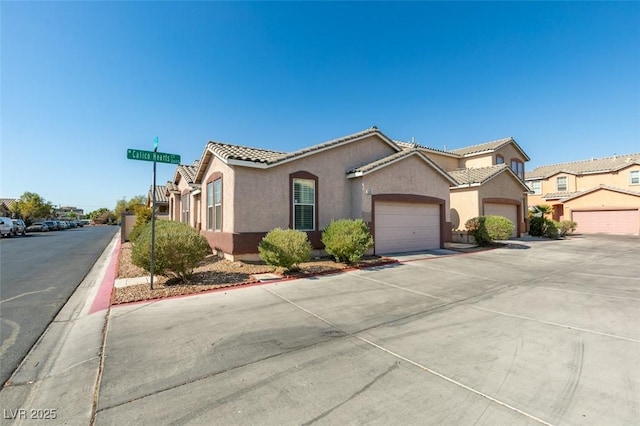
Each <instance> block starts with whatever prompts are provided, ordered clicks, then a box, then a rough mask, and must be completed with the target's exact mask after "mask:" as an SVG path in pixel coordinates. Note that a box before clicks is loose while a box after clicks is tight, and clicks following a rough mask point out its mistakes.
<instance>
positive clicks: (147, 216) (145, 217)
mask: <svg viewBox="0 0 640 426" xmlns="http://www.w3.org/2000/svg"><path fill="white" fill-rule="evenodd" d="M135 212H136V223H135V225H133V228H131V232H130V233H129V241H135V240H136V238H138V237H139V236H140V234H141V233H142V230H143V229H144V226H145V225H146V224H147V223H149V222H151V208H149V207H147V206H136V208H135Z"/></svg>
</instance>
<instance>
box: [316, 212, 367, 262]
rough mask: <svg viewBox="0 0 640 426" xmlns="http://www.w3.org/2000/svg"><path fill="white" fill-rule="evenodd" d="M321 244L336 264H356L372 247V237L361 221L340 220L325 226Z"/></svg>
mask: <svg viewBox="0 0 640 426" xmlns="http://www.w3.org/2000/svg"><path fill="white" fill-rule="evenodd" d="M322 243H323V244H324V247H325V250H326V252H327V253H329V254H330V255H331V256H333V257H334V258H335V259H336V261H337V262H357V261H359V260H360V259H362V256H364V254H365V252H366V251H367V250H368V249H370V248H371V247H373V237H372V236H371V232H370V231H369V227H368V226H367V224H366V223H364V221H363V220H362V219H355V220H351V219H340V220H336V221H331V223H330V224H329V225H327V227H326V228H325V230H324V232H322Z"/></svg>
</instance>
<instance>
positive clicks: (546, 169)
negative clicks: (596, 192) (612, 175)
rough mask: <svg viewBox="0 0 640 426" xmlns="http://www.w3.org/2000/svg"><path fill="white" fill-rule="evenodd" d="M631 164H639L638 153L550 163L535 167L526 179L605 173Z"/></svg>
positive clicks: (639, 156)
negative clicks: (559, 174)
mask: <svg viewBox="0 0 640 426" xmlns="http://www.w3.org/2000/svg"><path fill="white" fill-rule="evenodd" d="M632 164H640V153H635V154H625V155H614V156H612V157H604V158H592V159H590V160H581V161H572V162H569V163H559V164H550V165H547V166H540V167H536V168H535V169H533V170H532V171H530V172H527V173H526V175H525V176H526V179H527V180H531V179H545V178H547V177H549V176H553V175H555V174H557V173H570V174H574V175H581V174H590V173H607V172H613V171H616V170H620V169H622V168H624V167H627V166H629V165H632Z"/></svg>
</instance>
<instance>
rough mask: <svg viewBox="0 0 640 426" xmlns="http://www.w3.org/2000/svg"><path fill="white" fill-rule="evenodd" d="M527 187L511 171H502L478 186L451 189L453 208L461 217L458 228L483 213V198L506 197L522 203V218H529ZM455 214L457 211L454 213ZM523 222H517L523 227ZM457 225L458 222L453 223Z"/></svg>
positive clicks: (461, 227)
mask: <svg viewBox="0 0 640 426" xmlns="http://www.w3.org/2000/svg"><path fill="white" fill-rule="evenodd" d="M524 191H525V188H524V187H523V186H522V185H521V184H520V183H519V182H518V180H517V179H516V178H515V177H514V176H513V175H511V174H510V173H509V172H506V171H505V172H502V173H500V174H499V175H498V176H496V177H494V178H493V179H491V180H490V181H488V182H486V183H485V184H483V185H481V186H477V187H470V188H460V189H453V188H452V189H451V209H452V210H455V211H456V212H457V215H458V217H459V220H460V222H459V224H458V226H457V228H458V229H464V224H465V223H466V221H467V220H469V219H471V218H474V217H476V216H479V215H481V214H483V212H482V200H484V199H487V198H494V199H495V198H506V199H509V200H513V201H517V202H519V203H520V218H521V220H522V221H523V222H524V220H525V219H526V218H527V209H528V203H527V196H526V194H524ZM454 214H455V213H454ZM523 222H521V223H520V224H517V226H519V227H521V226H522V224H523ZM452 226H454V227H455V226H456V223H452Z"/></svg>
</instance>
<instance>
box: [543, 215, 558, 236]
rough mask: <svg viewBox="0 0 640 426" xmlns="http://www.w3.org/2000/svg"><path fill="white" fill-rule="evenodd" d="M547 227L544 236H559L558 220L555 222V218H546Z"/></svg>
mask: <svg viewBox="0 0 640 426" xmlns="http://www.w3.org/2000/svg"><path fill="white" fill-rule="evenodd" d="M545 225H546V226H545V229H544V236H545V237H547V238H558V225H559V223H558V222H555V221H553V220H549V219H547V220H546V223H545Z"/></svg>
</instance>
